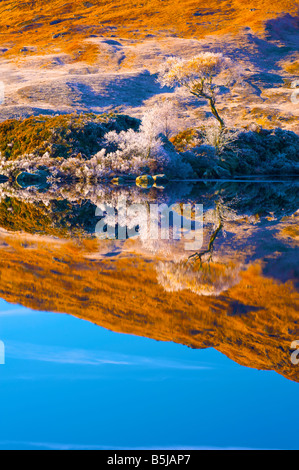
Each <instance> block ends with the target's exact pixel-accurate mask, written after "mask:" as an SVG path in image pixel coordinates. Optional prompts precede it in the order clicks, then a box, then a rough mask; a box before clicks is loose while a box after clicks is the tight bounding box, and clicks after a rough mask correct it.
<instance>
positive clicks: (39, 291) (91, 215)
mask: <svg viewBox="0 0 299 470" xmlns="http://www.w3.org/2000/svg"><path fill="white" fill-rule="evenodd" d="M120 198H123V199H124V198H125V199H126V201H127V202H128V203H129V204H137V203H142V204H144V205H145V207H150V203H159V204H162V203H164V204H167V205H169V206H170V205H172V204H177V205H178V206H179V207H181V206H182V205H183V204H191V205H192V206H194V205H195V204H202V205H203V231H204V237H203V246H202V247H201V248H200V249H199V250H196V251H194V252H191V253H190V252H188V251H186V249H185V244H184V240H183V239H180V240H175V239H173V238H170V240H164V239H161V238H158V239H155V240H151V239H149V238H147V237H139V238H138V237H135V238H133V239H130V238H128V237H125V239H123V240H98V239H97V238H96V237H95V234H94V232H95V227H96V224H97V223H98V221H99V217H97V216H96V208H97V207H99V206H101V205H102V204H104V203H106V204H107V203H108V204H110V205H111V206H115V207H116V205H117V204H118V201H119V199H120ZM298 202H299V185H298V183H297V182H296V181H289V182H267V181H264V182H261V181H259V182H244V181H242V182H205V183H178V184H177V185H176V186H168V187H167V188H151V189H150V190H142V189H140V188H136V187H94V186H90V187H81V186H79V185H78V186H74V187H67V188H66V187H55V188H53V187H48V188H44V189H43V190H42V191H39V190H38V188H34V187H32V188H27V189H26V190H21V189H20V188H16V187H13V186H11V185H10V184H9V183H5V184H3V185H1V203H0V224H1V227H2V229H1V232H0V243H1V252H2V253H1V254H2V256H1V261H0V296H1V298H3V299H5V300H7V301H9V302H13V303H18V304H22V305H24V306H27V307H30V308H33V309H36V310H46V311H52V312H64V313H69V314H72V315H75V316H77V317H80V318H83V319H86V320H88V321H92V322H94V323H96V324H98V325H101V326H103V327H105V328H108V329H111V330H113V331H119V332H124V333H129V334H135V335H140V336H147V337H150V338H154V339H157V340H162V341H174V342H177V343H181V344H185V345H187V346H190V347H192V348H207V347H214V348H216V349H218V350H219V351H221V352H223V353H224V354H226V355H227V356H228V357H230V358H231V359H233V360H234V361H236V362H238V363H240V364H242V365H245V366H248V367H254V368H257V369H264V370H275V371H277V372H278V373H280V374H282V375H284V376H285V377H287V378H289V379H292V380H295V381H299V370H298V367H296V366H294V364H292V363H291V354H292V351H291V344H292V343H293V341H294V340H297V339H299V326H298V325H299V323H298V311H299V308H298V307H299V296H298V285H299V284H298V279H299V276H298V259H299V255H298V253H299V252H298V240H299V231H298V218H299V212H298ZM135 222H136V220H135ZM143 222H144V221H143V220H139V223H138V226H139V227H138V230H139V231H140V232H142V230H143ZM135 225H136V224H135Z"/></svg>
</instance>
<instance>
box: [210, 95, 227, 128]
mask: <svg viewBox="0 0 299 470" xmlns="http://www.w3.org/2000/svg"><path fill="white" fill-rule="evenodd" d="M209 101H210V106H211V110H212V114H213V116H214V117H215V118H216V119H217V121H218V122H219V124H220V127H221V129H222V130H223V129H224V128H225V123H224V121H223V119H222V118H221V117H220V116H219V113H218V111H217V109H216V106H215V101H214V100H213V98H210V99H209Z"/></svg>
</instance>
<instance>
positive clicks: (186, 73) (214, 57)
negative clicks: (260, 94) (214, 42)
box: [158, 52, 237, 128]
mask: <svg viewBox="0 0 299 470" xmlns="http://www.w3.org/2000/svg"><path fill="white" fill-rule="evenodd" d="M236 79H237V70H236V67H235V65H233V63H232V61H231V60H230V59H229V58H228V57H225V56H223V54H220V53H213V52H202V53H201V54H198V55H196V56H194V57H192V58H191V59H180V58H177V57H170V58H169V59H168V60H167V61H166V62H165V63H164V64H163V65H162V67H161V69H160V73H159V77H158V81H159V83H160V84H161V85H162V86H168V87H175V86H181V87H184V88H186V89H187V90H188V91H189V92H190V93H191V94H192V95H194V96H196V97H197V98H204V99H206V100H207V101H208V103H209V105H210V108H211V112H212V114H213V116H214V118H215V119H217V121H218V122H219V124H220V127H221V128H224V127H225V123H224V120H223V119H222V118H221V117H220V115H219V112H218V110H217V109H216V99H217V93H218V92H219V88H218V87H219V86H221V85H226V86H228V85H230V84H232V83H234V82H236Z"/></svg>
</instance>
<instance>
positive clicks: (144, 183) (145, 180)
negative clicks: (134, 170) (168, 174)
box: [136, 175, 155, 188]
mask: <svg viewBox="0 0 299 470" xmlns="http://www.w3.org/2000/svg"><path fill="white" fill-rule="evenodd" d="M154 183H155V180H154V178H153V177H152V176H151V175H142V176H138V178H136V185H137V186H140V187H141V188H151V187H152V186H153V185H154Z"/></svg>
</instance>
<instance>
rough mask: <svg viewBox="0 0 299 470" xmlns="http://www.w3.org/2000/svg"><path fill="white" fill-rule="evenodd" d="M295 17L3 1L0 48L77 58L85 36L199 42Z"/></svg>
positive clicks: (242, 7)
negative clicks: (64, 52) (61, 51)
mask: <svg viewBox="0 0 299 470" xmlns="http://www.w3.org/2000/svg"><path fill="white" fill-rule="evenodd" d="M297 11H298V2H297V1H295V0H272V1H270V0H248V1H247V2H244V1H242V0H223V1H221V2H220V1H219V0H211V1H210V2H208V4H207V2H203V1H202V0H200V1H198V0H183V1H182V0H163V1H161V0H147V1H144V0H136V1H135V2H133V3H132V2H130V1H128V0H121V1H119V2H113V1H106V0H91V1H77V2H68V3H65V2H64V1H62V0H49V1H48V2H46V3H45V2H43V1H41V0H35V1H27V2H17V1H8V0H3V1H2V2H1V3H0V31H1V36H0V44H1V45H2V46H3V51H4V53H6V54H7V53H20V49H21V53H22V52H24V51H22V49H24V47H29V46H34V47H35V48H37V49H38V50H39V51H40V52H45V51H46V50H49V49H54V48H57V47H59V48H60V47H62V49H64V50H67V51H72V52H73V53H74V54H76V55H77V56H79V57H80V55H83V56H84V54H85V55H88V54H91V55H92V54H93V52H94V49H92V48H91V47H89V50H88V51H87V50H86V47H85V48H84V47H82V39H84V38H87V37H90V36H91V35H102V36H113V35H115V34H117V36H118V37H129V38H140V37H147V36H149V35H158V36H169V35H174V36H180V37H202V36H205V35H207V34H215V33H218V34H224V33H231V32H232V33H235V32H238V31H239V30H240V29H243V28H244V27H250V28H252V29H253V30H254V31H255V32H257V31H259V32H262V31H263V30H264V25H265V21H266V20H269V19H273V18H277V17H279V16H283V15H284V14H286V13H289V14H291V15H293V14H296V12H297Z"/></svg>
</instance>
